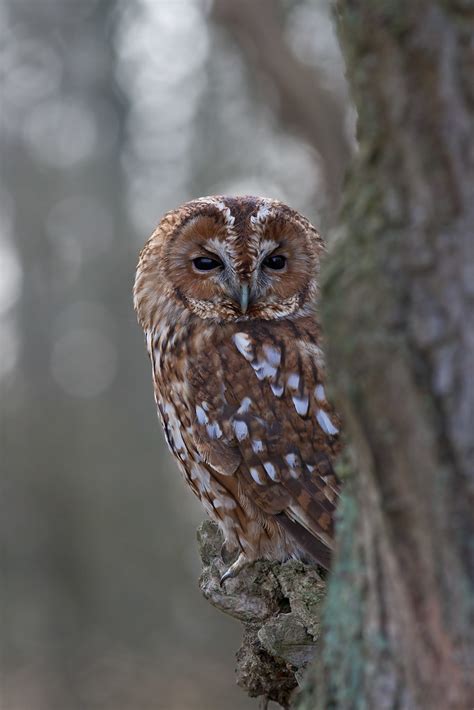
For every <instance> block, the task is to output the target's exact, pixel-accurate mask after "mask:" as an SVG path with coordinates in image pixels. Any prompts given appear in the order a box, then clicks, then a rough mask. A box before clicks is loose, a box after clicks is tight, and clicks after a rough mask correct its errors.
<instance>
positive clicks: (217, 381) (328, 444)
mask: <svg viewBox="0 0 474 710" xmlns="http://www.w3.org/2000/svg"><path fill="white" fill-rule="evenodd" d="M290 325H291V324H285V323H282V322H280V323H279V324H278V327H277V328H275V327H273V328H272V327H271V326H270V325H268V324H260V325H259V326H258V327H257V326H255V325H252V326H251V325H250V324H247V325H246V327H245V330H244V328H242V331H241V332H236V333H234V334H233V335H232V337H231V338H229V339H228V340H227V341H225V340H224V341H223V342H222V343H220V346H219V348H218V350H217V352H214V353H213V355H212V356H209V355H206V356H203V357H202V360H201V362H200V363H196V366H195V367H194V368H193V373H192V375H191V387H192V389H193V401H194V402H195V409H196V419H195V423H194V438H195V442H196V444H197V447H198V450H199V453H200V455H201V456H202V458H203V459H204V461H205V462H206V463H208V465H209V466H210V467H211V468H212V469H214V470H215V471H216V472H217V473H218V474H219V475H220V476H232V477H234V478H235V479H237V480H238V482H239V485H240V487H241V489H242V490H243V491H244V492H245V493H246V495H248V496H249V497H250V498H251V499H252V501H253V502H254V503H255V504H256V505H258V506H259V507H260V508H261V509H262V510H264V511H265V512H266V513H268V514H272V515H275V516H278V522H279V523H280V524H281V525H282V526H283V527H284V528H285V529H286V530H287V531H288V532H289V533H290V535H291V536H292V537H293V538H295V539H296V541H297V542H298V543H299V544H300V546H301V547H302V548H303V549H306V550H307V551H308V552H309V554H310V555H311V556H312V557H314V558H315V559H316V561H318V562H319V563H320V564H322V565H323V566H324V567H327V566H328V564H329V556H330V549H331V547H332V537H333V514H334V511H335V505H336V499H337V496H338V493H339V487H340V485H339V481H338V479H337V477H336V475H335V473H334V471H333V468H332V465H331V459H332V457H333V456H334V455H335V454H336V453H337V451H338V450H339V442H338V431H339V420H338V418H337V416H336V414H335V413H334V411H333V410H332V408H331V407H330V405H329V404H328V402H327V400H326V397H325V391H324V386H323V384H322V374H323V363H322V354H321V351H320V350H319V348H318V347H317V345H316V344H315V343H314V337H313V334H312V333H311V332H309V331H305V330H304V328H301V327H300V328H298V327H296V326H294V325H291V327H290ZM276 333H277V335H276Z"/></svg>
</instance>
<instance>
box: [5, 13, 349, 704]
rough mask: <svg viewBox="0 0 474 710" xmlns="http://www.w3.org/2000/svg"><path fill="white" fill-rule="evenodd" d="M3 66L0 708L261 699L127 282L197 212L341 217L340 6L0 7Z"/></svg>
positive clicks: (343, 102)
mask: <svg viewBox="0 0 474 710" xmlns="http://www.w3.org/2000/svg"><path fill="white" fill-rule="evenodd" d="M0 72H1V136H0V149H1V170H2V174H1V184H0V210H1V223H0V333H1V336H0V337H1V357H0V388H1V401H2V412H1V428H0V435H1V450H2V504H1V505H2V510H1V516H0V536H1V537H0V539H1V553H0V555H1V572H0V576H1V579H0V586H1V591H0V594H1V599H0V603H1V628H0V654H1V655H0V659H1V681H0V693H1V697H0V705H1V708H2V710H79V709H80V710H95V709H99V708H100V709H101V710H145V709H146V710H152V709H153V710H160V709H163V710H218V709H219V710H220V709H222V708H226V709H229V710H243V709H244V708H252V707H255V705H256V703H255V701H251V700H249V699H248V698H246V696H245V694H244V693H243V692H242V691H241V690H240V689H238V688H237V687H236V686H235V685H234V678H233V668H234V659H233V655H234V652H235V649H236V648H237V647H238V644H239V635H240V628H239V625H238V624H237V623H236V622H233V621H232V620H230V619H226V618H225V617H224V616H223V615H222V614H220V613H219V612H217V611H215V610H213V609H212V608H211V607H210V606H209V605H208V603H207V602H206V601H205V600H204V599H203V598H201V596H200V593H199V591H198V588H197V582H196V578H197V576H198V574H199V571H200V565H199V561H198V557H197V549H196V543H195V529H196V526H197V524H198V522H199V521H200V520H201V519H202V518H203V511H202V510H201V508H200V507H199V506H198V504H197V503H196V502H195V500H194V499H193V497H192V495H191V494H190V492H189V491H188V489H187V488H186V487H185V486H184V484H183V482H182V480H181V478H180V475H179V474H178V470H177V469H176V466H175V465H174V464H173V462H172V461H171V458H170V456H169V455H168V452H167V450H166V447H165V445H164V441H163V437H162V434H161V431H160V428H159V425H158V421H157V418H156V415H155V407H154V402H153V396H152V387H151V377H150V372H149V365H148V360H147V356H146V353H145V348H144V345H143V342H142V335H141V332H140V330H139V328H138V326H137V325H136V321H135V315H134V312H133V309H132V299H131V289H132V282H133V276H134V269H135V265H136V261H137V255H138V251H139V249H140V247H141V246H142V245H143V243H144V241H145V239H146V238H147V236H148V235H149V234H150V233H151V231H152V229H153V227H154V225H155V224H156V223H157V221H158V220H159V218H160V216H161V215H162V213H163V212H165V211H167V210H168V209H171V208H174V207H176V206H177V205H179V204H180V203H181V202H183V201H185V200H187V199H190V198H192V197H196V196H199V195H205V194H212V193H241V194H242V193H254V194H263V195H268V196H272V197H277V198H280V199H283V200H284V201H286V202H288V203H289V204H291V205H292V206H293V207H295V208H297V209H298V210H301V211H302V212H304V213H305V214H306V215H307V216H308V217H310V218H311V219H312V220H313V221H314V222H315V223H316V224H319V225H323V226H326V227H327V226H328V225H330V224H331V222H332V221H333V219H334V214H335V209H336V206H337V202H338V199H339V193H340V187H341V180H342V175H343V172H344V168H345V166H346V164H347V160H348V156H349V153H350V151H351V146H352V145H353V142H354V139H353V132H354V128H353V126H354V112H353V110H352V109H351V107H350V102H349V99H348V96H347V89H346V85H345V80H344V72H343V63H342V59H341V55H340V51H339V48H338V44H337V39H336V36H335V33H334V28H333V26H332V21H331V8H330V5H329V2H326V0H292V1H290V0H288V1H286V0H259V1H258V2H250V1H249V0H242V2H235V3H232V2H229V1H228V0H215V2H214V3H211V2H199V1H198V0H169V1H164V0H127V1H126V2H125V0H123V1H120V0H81V1H80V2H74V0H3V2H2V3H1V4H0Z"/></svg>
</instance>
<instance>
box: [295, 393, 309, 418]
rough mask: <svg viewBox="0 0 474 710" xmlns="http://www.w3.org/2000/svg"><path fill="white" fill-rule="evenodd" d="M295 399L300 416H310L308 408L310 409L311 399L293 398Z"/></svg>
mask: <svg viewBox="0 0 474 710" xmlns="http://www.w3.org/2000/svg"><path fill="white" fill-rule="evenodd" d="M292 399H293V404H294V405H295V409H296V411H297V412H298V414H299V415H300V416H302V417H304V416H305V414H308V408H309V399H308V397H296V396H295V397H292Z"/></svg>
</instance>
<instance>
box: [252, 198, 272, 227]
mask: <svg viewBox="0 0 474 710" xmlns="http://www.w3.org/2000/svg"><path fill="white" fill-rule="evenodd" d="M269 214H270V205H269V204H268V203H267V202H263V203H262V204H261V205H260V207H259V208H258V210H257V214H256V215H252V216H251V217H250V221H251V223H252V224H253V225H254V226H255V225H257V224H262V223H263V222H265V220H266V219H267V217H268V215H269Z"/></svg>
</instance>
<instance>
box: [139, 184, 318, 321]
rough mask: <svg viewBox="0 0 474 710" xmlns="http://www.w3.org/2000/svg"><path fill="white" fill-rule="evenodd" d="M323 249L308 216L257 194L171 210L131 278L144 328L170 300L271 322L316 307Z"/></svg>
mask: <svg viewBox="0 0 474 710" xmlns="http://www.w3.org/2000/svg"><path fill="white" fill-rule="evenodd" d="M323 249H324V246H323V242H322V240H321V237H320V236H319V234H318V232H317V231H316V229H315V228H314V227H313V226H312V225H311V224H310V223H309V222H308V220H307V219H306V218H305V217H303V216H302V215H300V214H299V213H298V212H296V211H295V210H292V209H290V208H289V207H287V206H286V205H285V204H283V203H282V202H278V201H276V200H270V199H266V198H261V197H247V196H246V197H221V196H218V197H203V198H200V199H197V200H193V201H191V202H188V203H186V204H185V205H183V206H182V207H180V208H178V209H177V210H174V211H172V212H169V213H168V214H166V215H165V216H164V217H163V219H162V220H161V222H160V224H159V225H158V227H157V229H156V230H155V232H154V233H153V234H152V236H151V237H150V239H149V241H148V242H147V244H146V245H145V247H144V249H143V251H142V253H141V255H140V261H139V264H138V269H137V277H136V281H135V289H134V296H135V308H136V310H137V313H138V316H139V319H140V322H141V324H142V325H143V327H144V328H150V327H152V326H153V325H155V323H154V321H155V320H156V319H159V318H161V317H162V315H163V311H162V309H163V308H165V307H171V306H173V305H175V306H176V313H177V312H178V311H181V309H182V308H184V309H186V310H187V311H190V312H192V313H194V314H195V315H197V316H199V317H200V318H206V319H214V320H217V321H236V320H249V319H265V320H272V319H277V318H283V317H289V316H291V315H293V314H295V315H296V314H301V313H307V312H308V311H309V310H310V309H312V308H313V307H314V301H315V297H316V293H317V277H318V273H319V258H320V255H321V253H322V251H323Z"/></svg>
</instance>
